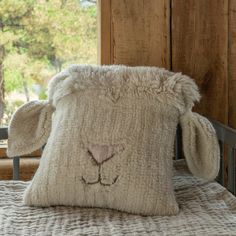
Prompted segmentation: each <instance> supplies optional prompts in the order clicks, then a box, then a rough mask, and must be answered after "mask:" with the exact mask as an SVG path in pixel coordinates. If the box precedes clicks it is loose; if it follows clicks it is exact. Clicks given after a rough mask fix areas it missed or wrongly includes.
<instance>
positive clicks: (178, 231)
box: [0, 161, 236, 236]
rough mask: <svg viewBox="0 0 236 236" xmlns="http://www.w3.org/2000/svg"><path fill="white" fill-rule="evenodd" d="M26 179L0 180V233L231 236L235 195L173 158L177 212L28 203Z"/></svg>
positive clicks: (234, 228) (234, 223) (235, 221)
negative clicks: (141, 213) (155, 213)
mask: <svg viewBox="0 0 236 236" xmlns="http://www.w3.org/2000/svg"><path fill="white" fill-rule="evenodd" d="M28 184H29V182H20V181H0V235H4V236H7V235H24V236H26V235H70V236H71V235H102V236H106V235H140V236H143V235H181V236H184V235H188V236H189V235H204V236H206V235H236V198H235V197H234V196H233V195H232V194H230V193H229V192H228V191H227V190H226V189H225V188H224V187H222V186H221V185H219V184H218V183H216V182H206V181H204V180H203V179H200V178H197V177H193V176H192V175H191V174H190V173H189V172H188V170H187V169H186V166H185V163H184V162H183V161H176V162H175V176H174V184H175V193H176V196H177V201H178V203H179V205H180V214H179V215H177V216H169V217H167V216H165V217H163V216H156V217H143V216H139V215H131V214H126V213H121V212H117V211H113V210H104V209H88V208H87V209H86V208H79V207H63V206H61V207H49V208H36V207H27V206H24V205H23V204H22V194H23V191H24V190H25V188H26V187H27V186H28Z"/></svg>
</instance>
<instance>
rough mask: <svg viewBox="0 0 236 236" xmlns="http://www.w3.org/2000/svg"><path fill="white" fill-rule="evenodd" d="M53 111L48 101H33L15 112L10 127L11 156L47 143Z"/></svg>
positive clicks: (27, 151)
mask: <svg viewBox="0 0 236 236" xmlns="http://www.w3.org/2000/svg"><path fill="white" fill-rule="evenodd" d="M53 111H54V109H53V107H52V106H51V105H50V104H49V103H48V101H31V102H28V103H26V104H24V105H22V106H21V107H20V108H19V109H18V110H17V111H16V112H15V113H14V114H13V116H12V119H11V121H10V124H9V128H8V150H7V154H8V156H9V157H13V156H19V155H24V154H29V153H31V152H33V151H35V150H37V149H39V148H40V147H42V146H43V145H44V144H45V143H46V141H47V139H48V137H49V134H50V131H51V121H52V113H53Z"/></svg>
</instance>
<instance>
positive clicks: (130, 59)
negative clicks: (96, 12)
mask: <svg viewBox="0 0 236 236" xmlns="http://www.w3.org/2000/svg"><path fill="white" fill-rule="evenodd" d="M169 3H170V2H169V0H145V1H144V0H111V20H112V43H111V45H112V49H111V50H112V51H111V54H112V56H113V63H114V64H126V65H131V66H135V65H147V66H159V67H166V68H170V6H169Z"/></svg>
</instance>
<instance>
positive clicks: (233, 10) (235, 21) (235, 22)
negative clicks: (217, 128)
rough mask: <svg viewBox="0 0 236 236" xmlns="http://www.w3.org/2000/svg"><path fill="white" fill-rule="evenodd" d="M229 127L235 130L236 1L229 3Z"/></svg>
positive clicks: (232, 0)
mask: <svg viewBox="0 0 236 236" xmlns="http://www.w3.org/2000/svg"><path fill="white" fill-rule="evenodd" d="M228 66H229V75H228V80H229V82H228V83H229V126H231V127H232V128H236V98H235V96H236V1H235V0H230V1H229V52H228Z"/></svg>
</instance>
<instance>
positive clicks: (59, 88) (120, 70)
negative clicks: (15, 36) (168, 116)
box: [48, 65, 200, 111]
mask: <svg viewBox="0 0 236 236" xmlns="http://www.w3.org/2000/svg"><path fill="white" fill-rule="evenodd" d="M85 89H93V90H99V91H103V93H104V94H105V95H107V96H109V97H113V98H114V99H116V98H118V97H123V96H127V95H131V96H141V97H142V96H149V97H150V98H158V95H159V94H160V93H166V94H167V96H171V97H172V98H171V99H172V101H174V100H175V99H176V100H178V101H179V103H180V104H182V105H183V106H184V107H185V109H184V110H185V111H186V110H188V109H189V108H191V107H192V106H193V104H194V102H195V101H199V99H200V95H199V92H198V87H197V85H196V84H195V82H194V81H193V80H192V79H190V78H189V77H188V76H185V75H182V74H181V73H173V72H170V71H167V70H165V69H162V68H157V67H127V66H122V65H112V66H91V65H72V66H70V67H68V68H67V69H65V70H64V71H62V72H61V73H59V74H57V75H56V76H55V77H54V78H53V79H52V80H51V81H50V84H49V89H48V94H49V99H50V100H52V102H53V104H54V105H56V104H57V102H58V101H59V100H60V99H61V98H63V97H65V96H67V95H69V94H71V93H73V92H76V91H83V90H85Z"/></svg>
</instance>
